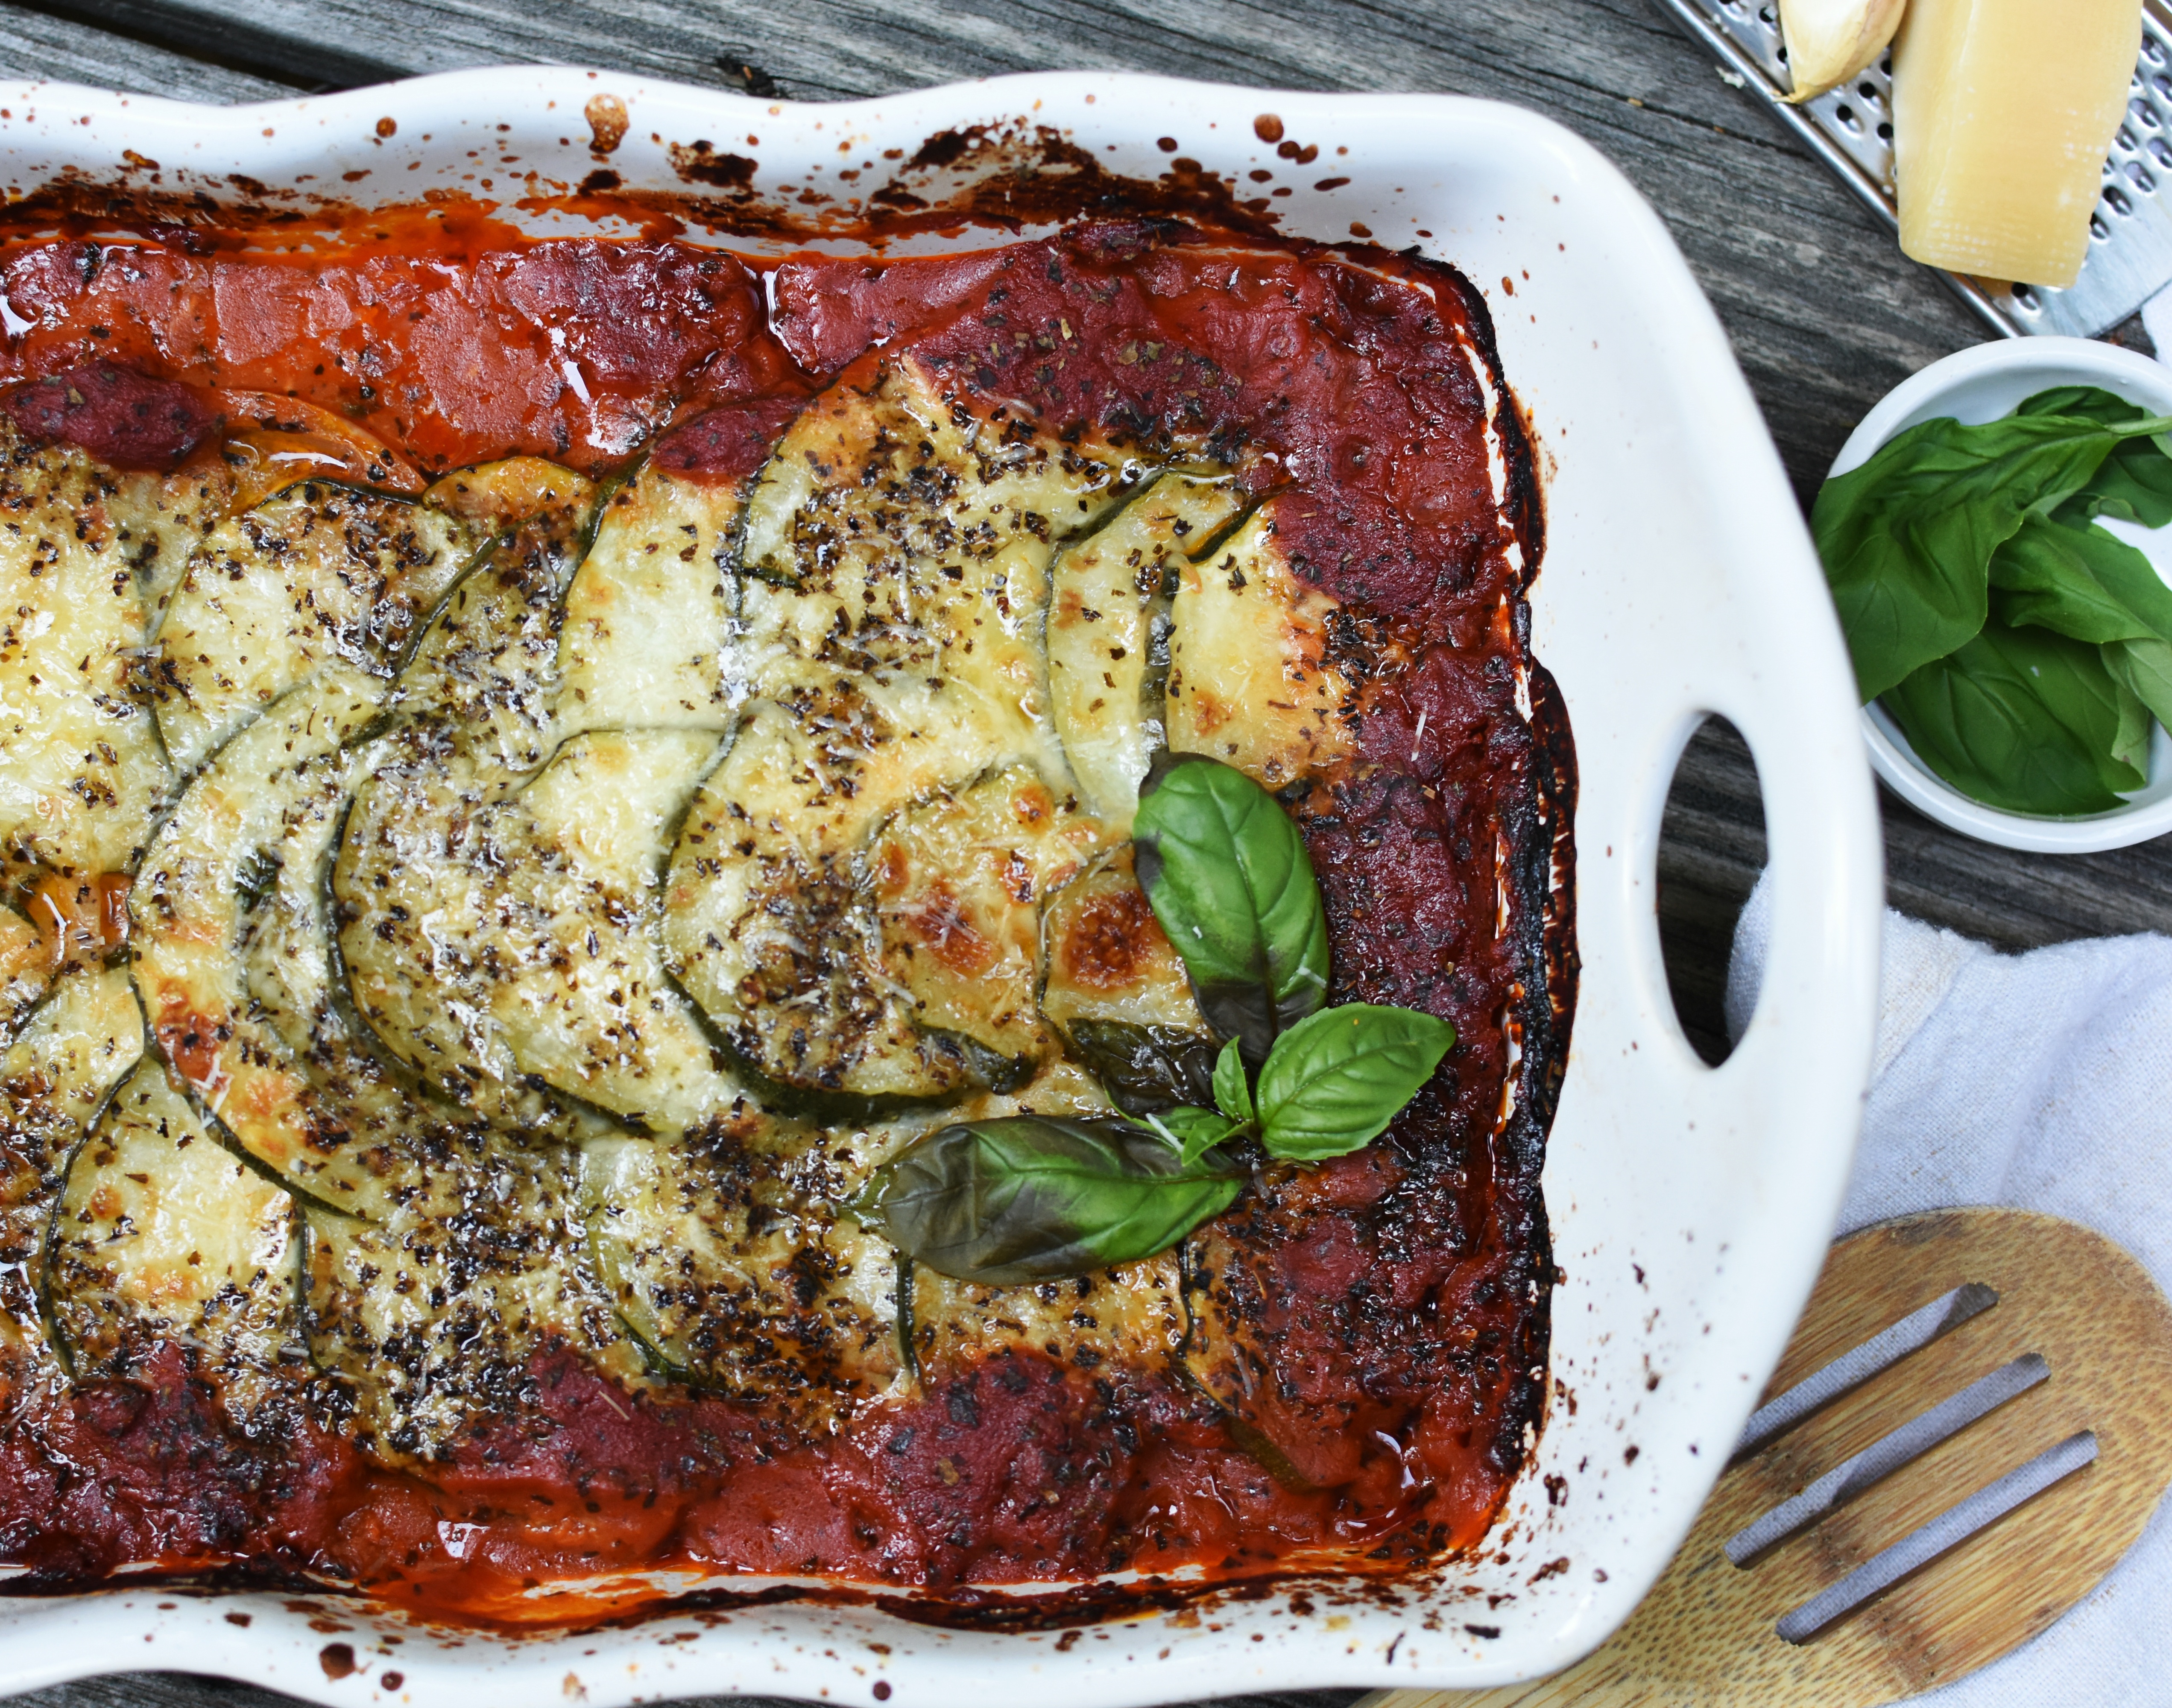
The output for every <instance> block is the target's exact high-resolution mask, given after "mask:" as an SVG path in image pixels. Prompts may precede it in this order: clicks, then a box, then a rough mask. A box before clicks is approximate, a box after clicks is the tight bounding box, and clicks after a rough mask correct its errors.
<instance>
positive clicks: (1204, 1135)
mask: <svg viewBox="0 0 2172 1708" xmlns="http://www.w3.org/2000/svg"><path fill="white" fill-rule="evenodd" d="M1138 1121H1139V1125H1142V1126H1144V1127H1149V1128H1151V1129H1152V1130H1153V1131H1154V1132H1155V1133H1157V1134H1159V1136H1161V1137H1162V1138H1163V1139H1164V1140H1166V1141H1168V1142H1169V1143H1170V1144H1172V1145H1174V1146H1175V1147H1176V1159H1177V1161H1178V1163H1180V1164H1181V1165H1182V1166H1183V1167H1185V1168H1191V1166H1192V1165H1193V1164H1194V1163H1197V1162H1198V1161H1199V1160H1200V1159H1201V1158H1202V1157H1204V1156H1205V1155H1206V1154H1207V1152H1209V1151H1211V1150H1212V1149H1213V1148H1214V1147H1216V1146H1217V1145H1220V1144H1225V1143H1227V1142H1228V1141H1229V1140H1231V1139H1234V1138H1235V1137H1236V1136H1237V1135H1238V1134H1239V1133H1241V1132H1243V1131H1245V1128H1246V1127H1248V1126H1249V1125H1251V1123H1250V1122H1249V1121H1244V1120H1237V1119H1236V1118H1235V1117H1234V1116H1231V1115H1226V1114H1221V1113H1220V1112H1219V1111H1218V1110H1215V1109H1191V1108H1187V1107H1185V1106H1183V1105H1181V1104H1180V1105H1179V1106H1178V1107H1176V1108H1175V1109H1157V1110H1155V1111H1154V1113H1153V1114H1148V1115H1141V1116H1140V1117H1139V1118H1138Z"/></svg>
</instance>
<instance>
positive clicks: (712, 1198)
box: [583, 1120, 900, 1425]
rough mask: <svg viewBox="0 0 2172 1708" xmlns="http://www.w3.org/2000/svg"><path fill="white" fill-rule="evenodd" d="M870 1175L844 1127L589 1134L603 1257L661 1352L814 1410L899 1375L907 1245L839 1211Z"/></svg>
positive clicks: (712, 1377) (709, 1377)
mask: <svg viewBox="0 0 2172 1708" xmlns="http://www.w3.org/2000/svg"><path fill="white" fill-rule="evenodd" d="M764 1125H766V1123H761V1122H760V1121H759V1120H756V1121H755V1122H754V1123H750V1126H753V1127H755V1128H760V1127H761V1126H764ZM859 1178H863V1171H862V1170H860V1169H859V1168H858V1163H857V1158H856V1157H854V1154H853V1152H852V1151H851V1150H850V1149H849V1148H847V1144H846V1143H845V1142H842V1141H840V1142H836V1143H832V1142H831V1141H826V1140H825V1139H824V1138H823V1137H822V1136H820V1135H816V1136H813V1137H812V1138H811V1140H810V1139H809V1137H808V1136H805V1135H803V1134H795V1133H793V1131H790V1130H788V1129H787V1130H782V1131H780V1130H777V1129H775V1128H771V1129H770V1130H769V1131H767V1132H766V1133H761V1132H751V1131H750V1132H749V1133H748V1134H746V1135H744V1136H741V1135H732V1136H719V1141H718V1142H717V1143H715V1144H713V1145H710V1144H702V1145H674V1144H662V1143H655V1142H651V1141H646V1140H641V1139H604V1140H598V1141H591V1142H590V1143H589V1145H588V1146H587V1147H585V1148H584V1157H583V1201H584V1202H585V1204H586V1205H587V1206H588V1209H587V1216H586V1221H587V1226H588V1234H589V1246H590V1249H591V1250H592V1252H593V1253H594V1262H595V1267H596V1270H597V1273H598V1274H599V1276H600V1277H601V1280H602V1283H603V1286H604V1289H605V1292H606V1293H607V1294H608V1295H609V1297H610V1301H611V1303H612V1305H613V1307H614V1308H616V1311H617V1313H618V1314H619V1317H620V1319H621V1321H623V1322H624V1324H626V1328H627V1329H629V1330H630V1331H631V1333H632V1335H634V1337H635V1338H636V1340H637V1341H638V1342H639V1343H640V1344H641V1345H642V1347H643V1348H644V1349H645V1351H646V1352H647V1354H648V1358H649V1361H650V1363H651V1365H652V1367H653V1368H655V1369H656V1370H657V1371H658V1372H659V1373H662V1374H665V1375H669V1377H670V1378H673V1379H675V1380H677V1381H680V1382H685V1383H691V1384H692V1385H693V1386H696V1387H699V1388H707V1389H710V1390H712V1391H713V1392H716V1393H718V1394H724V1395H727V1396H728V1397H730V1398H732V1399H741V1400H747V1401H756V1402H761V1403H764V1404H766V1405H775V1406H778V1407H780V1408H782V1409H783V1410H786V1411H788V1412H789V1413H791V1414H793V1415H795V1416H796V1417H797V1418H798V1421H801V1422H802V1423H803V1424H804V1425H806V1424H821V1423H827V1422H829V1421H834V1420H835V1419H836V1418H837V1417H838V1416H840V1415H842V1414H843V1412H844V1411H845V1410H847V1409H849V1407H850V1406H851V1405H852V1403H853V1402H854V1401H856V1400H859V1399H866V1398H868V1396H869V1395H871V1394H878V1393H880V1392H881V1391H882V1390H884V1388H888V1387H889V1386H890V1383H892V1382H893V1381H894V1380H895V1378H896V1377H897V1375H898V1372H899V1369H900V1348H899V1345H898V1340H897V1327H896V1304H895V1294H896V1280H897V1277H896V1259H895V1254H894V1253H893V1252H892V1251H891V1250H890V1247H889V1245H888V1244H887V1243H885V1242H884V1241H883V1240H882V1239H881V1238H879V1237H878V1236H876V1235H874V1234H872V1233H864V1232H863V1231H862V1230H861V1229H860V1227H859V1226H858V1223H857V1222H852V1220H850V1219H849V1218H845V1219H840V1216H839V1210H838V1206H839V1204H840V1203H841V1200H843V1198H844V1197H845V1195H846V1192H847V1187H848V1185H849V1184H857V1180H858V1179H859Z"/></svg>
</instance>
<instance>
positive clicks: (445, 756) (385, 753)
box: [331, 518, 578, 1130]
mask: <svg viewBox="0 0 2172 1708" xmlns="http://www.w3.org/2000/svg"><path fill="white" fill-rule="evenodd" d="M577 551H578V540H575V539H572V538H568V537H567V535H566V534H565V533H564V531H563V529H559V528H554V527H552V526H551V525H550V524H549V522H548V519H547V518H546V521H545V522H544V523H543V524H540V525H534V526H530V525H523V526H522V527H521V528H519V529H516V530H515V531H514V532H513V533H512V534H509V535H508V536H506V537H505V538H503V539H501V540H499V541H498V542H497V544H496V545H493V546H492V548H491V550H490V551H488V552H487V554H486V555H485V556H484V557H483V559H482V561H481V562H479V563H478V564H477V565H476V567H475V569H474V570H473V571H472V572H470V574H469V575H467V576H466V577H465V578H463V579H462V580H461V582H460V584H459V585H458V586H457V587H455V588H454V589H453V591H452V592H451V593H450V594H449V595H447V597H446V599H445V601H444V604H443V606H442V607H441V608H440V609H439V610H438V614H437V615H436V616H435V617H434V618H433V619H432V620H431V623H430V626H429V627H428V629H427V631H425V633H424V634H423V636H422V640H421V641H420V642H419V643H418V644H417V647H416V648H415V653H414V657H413V658H411V660H410V661H409V662H408V663H407V665H406V668H405V669H402V670H401V673H400V676H399V679H398V681H397V682H396V683H395V685H394V687H393V690H392V692H391V694H390V696H389V698H388V700H387V702H386V713H385V719H386V728H385V729H384V732H383V733H381V734H379V736H378V737H376V739H374V742H373V743H372V744H371V746H372V749H373V751H372V757H371V760H370V763H369V765H368V769H367V771H366V774H365V776H364V779H363V781H362V782H361V783H360V784H359V785H358V787H357V789H356V792H355V797H354V803H353V806H352V808H351V809H350V810H349V812H348V814H347V826H346V829H345V830H344V832H343V833H342V835H341V839H340V845H339V850H338V853H337V855H336V858H335V860H334V862H333V864H332V868H331V891H332V896H333V900H334V903H335V905H336V918H335V921H334V922H335V926H336V939H335V940H336V944H337V947H338V949H339V952H340V953H341V955H342V956H343V957H345V958H346V961H347V980H346V986H347V988H346V992H345V995H346V996H347V998H349V999H351V1001H352V1006H353V1010H354V1012H355V1013H356V1014H357V1015H358V1017H359V1018H360V1020H361V1022H362V1023H363V1025H364V1026H365V1027H366V1028H367V1029H368V1030H369V1032H370V1033H371V1034H373V1035H374V1037H375V1039H377V1040H378V1042H379V1044H380V1045H382V1046H383V1047H384V1049H386V1050H389V1051H390V1054H391V1055H392V1056H393V1057H395V1059H397V1060H398V1061H401V1062H402V1063H404V1064H405V1066H406V1069H407V1070H408V1071H411V1072H413V1073H415V1074H417V1075H419V1076H420V1077H421V1078H422V1081H423V1082H425V1083H427V1084H430V1085H432V1086H433V1087H435V1088H437V1089H438V1090H439V1091H440V1092H442V1093H444V1095H445V1096H446V1097H447V1098H449V1099H450V1100H451V1101H452V1102H453V1103H454V1104H459V1105H460V1106H463V1107H465V1108H467V1109H471V1110H472V1111H473V1112H474V1113H476V1114H478V1115H479V1116H481V1117H482V1118H483V1119H485V1120H489V1121H491V1122H492V1123H494V1124H496V1125H499V1126H501V1127H505V1128H508V1129H513V1130H530V1129H533V1128H536V1127H539V1126H544V1127H547V1126H549V1125H551V1122H552V1118H553V1114H554V1109H555V1106H554V1105H553V1104H551V1102H550V1100H549V1099H547V1098H543V1097H542V1096H541V1095H540V1093H537V1092H536V1091H535V1089H533V1088H530V1087H529V1086H528V1085H527V1084H526V1083H525V1082H524V1078H523V1077H522V1075H521V1072H520V1070H519V1067H518V1066H517V1064H516V1063H515V1062H514V1061H513V1059H512V1057H511V1055H510V1052H509V1051H508V1050H507V1049H506V1048H505V1046H504V1043H503V1039H501V1038H498V1037H497V1036H496V1034H495V1032H494V1029H493V1028H492V1025H491V1023H490V1022H489V1020H488V1018H487V1011H485V1010H481V1009H478V1008H477V1007H476V1006H475V1004H474V1003H473V1002H468V1001H463V1000H461V999H460V998H459V997H454V998H452V999H450V1000H445V999H444V998H443V996H442V995H441V993H440V992H438V991H436V990H434V989H433V988H432V987H431V986H432V980H433V977H434V975H435V974H436V972H437V970H438V969H436V968H435V967H434V966H433V956H434V954H435V951H434V949H433V948H431V946H430V944H429V941H428V932H429V931H430V929H431V927H432V925H433V921H430V919H429V917H428V914H427V909H428V908H429V907H430V906H431V905H433V900H434V898H433V894H432V893H431V890H430V886H431V885H432V884H433V883H437V882H439V881H447V882H452V883H454V884H456V885H457V886H459V887H461V888H465V889H467V890H468V892H469V898H468V902H467V903H466V904H465V905H468V906H469V907H470V910H471V912H472V911H473V910H481V909H484V908H487V907H491V906H493V905H496V904H495V903H494V902H493V900H492V894H493V893H494V892H495V890H496V889H497V884H496V882H495V878H494V875H488V876H487V875H486V874H480V873H478V874H470V875H469V876H468V877H467V878H462V877H460V875H459V874H458V873H456V872H455V871H454V867H456V866H457V865H458V864H459V863H460V862H462V861H463V860H465V859H466V858H469V857H471V856H473V855H474V854H476V852H477V850H476V847H475V846H472V845H473V844H474V843H475V840H476V836H477V835H479V834H481V830H482V829H483V827H484V825H485V824H487V819H489V818H490V817H492V816H494V815H493V814H491V812H490V809H491V808H494V807H495V806H497V803H500V802H502V801H503V800H504V799H505V798H508V796H510V795H511V794H512V793H513V792H514V791H516V790H517V789H518V788H519V786H520V785H521V784H522V783H524V782H525V781H527V780H528V779H529V778H530V776H533V775H534V774H535V772H536V771H539V770H540V768H541V767H542V765H543V764H544V762H545V761H546V760H547V759H548V758H549V757H550V755H551V750H552V749H553V748H555V747H556V720H555V713H554V710H553V701H554V699H555V696H556V687H557V672H556V661H557V652H558V630H559V621H560V615H561V609H562V608H561V604H560V600H561V598H562V595H563V594H564V592H565V588H566V585H567V582H568V581H570V580H571V579H572V577H573V571H574V567H575V566H574V557H575V554H576V553H577ZM478 876H483V877H486V881H485V883H483V884H475V883H474V882H473V881H472V879H473V878H475V877H478ZM411 902H414V903H417V905H420V906H421V907H422V908H423V909H424V910H425V911H424V912H422V913H421V914H419V915H418V914H417V913H416V912H415V911H414V910H413V909H412V908H411V906H410V905H409V904H410V903H411ZM443 959H444V961H445V968H444V970H445V971H446V972H447V973H449V974H455V975H458V976H460V978H462V979H465V980H466V981H467V983H468V984H469V986H470V989H471V988H472V986H473V984H474V981H475V980H477V979H485V978H487V977H489V976H490V975H491V973H490V969H489V968H488V967H487V965H477V966H476V967H470V968H463V967H461V966H460V964H459V962H460V958H459V955H458V953H457V952H456V951H455V952H453V953H449V954H448V955H446V956H445V957H444V958H443ZM448 1037H451V1038H454V1039H457V1040H458V1044H459V1049H458V1050H457V1052H456V1053H454V1054H450V1055H449V1054H447V1053H446V1050H445V1048H444V1040H445V1039H447V1038H448Z"/></svg>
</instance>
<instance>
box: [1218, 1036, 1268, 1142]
mask: <svg viewBox="0 0 2172 1708" xmlns="http://www.w3.org/2000/svg"><path fill="white" fill-rule="evenodd" d="M1214 1104H1215V1107H1216V1108H1218V1109H1220V1110H1221V1111H1222V1113H1223V1114H1225V1115H1228V1117H1229V1118H1230V1119H1231V1120H1237V1121H1243V1122H1245V1124H1247V1125H1250V1123H1251V1122H1253V1121H1255V1120H1258V1119H1259V1113H1258V1111H1257V1110H1255V1109H1254V1108H1253V1107H1252V1085H1251V1082H1250V1080H1248V1079H1246V1078H1245V1053H1244V1051H1243V1050H1240V1049H1239V1048H1238V1045H1237V1040H1236V1039H1234V1038H1232V1039H1230V1040H1229V1041H1228V1043H1227V1044H1225V1045H1223V1046H1222V1054H1221V1055H1219V1056H1218V1058H1217V1059H1216V1061H1215V1063H1214Z"/></svg>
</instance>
